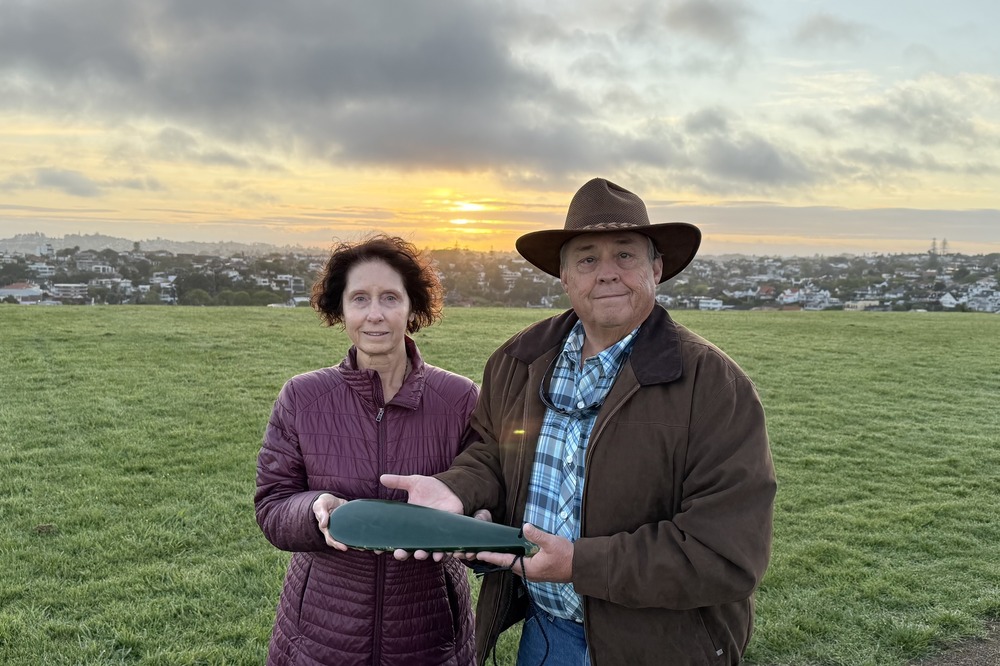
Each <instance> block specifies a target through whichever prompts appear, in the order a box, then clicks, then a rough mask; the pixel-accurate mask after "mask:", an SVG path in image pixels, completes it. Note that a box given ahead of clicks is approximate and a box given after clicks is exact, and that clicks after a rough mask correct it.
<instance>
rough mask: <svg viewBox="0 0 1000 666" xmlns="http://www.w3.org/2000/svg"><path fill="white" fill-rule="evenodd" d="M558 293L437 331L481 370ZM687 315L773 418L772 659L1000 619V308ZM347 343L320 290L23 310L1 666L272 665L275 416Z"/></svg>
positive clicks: (8, 427)
mask: <svg viewBox="0 0 1000 666" xmlns="http://www.w3.org/2000/svg"><path fill="white" fill-rule="evenodd" d="M546 314H548V313H546V312H543V311H538V310H507V309H452V310H448V311H447V312H446V318H445V321H444V322H442V323H440V324H438V325H437V326H435V327H432V328H429V329H427V330H426V331H423V332H421V333H419V334H418V335H417V341H418V344H419V345H420V347H421V350H422V351H423V353H424V355H425V357H426V358H427V360H428V361H430V362H431V363H435V364H436V365H440V366H442V367H445V368H447V369H449V370H453V371H455V372H459V373H462V374H465V375H467V376H469V377H471V378H473V379H475V380H477V381H479V380H480V378H481V372H482V365H483V362H484V361H485V359H486V357H487V356H488V354H489V353H490V352H491V351H492V350H493V349H494V348H495V347H496V346H497V345H498V344H499V343H500V342H502V341H503V340H504V339H506V338H507V337H508V336H509V335H510V334H511V333H513V332H515V331H516V330H518V329H520V328H521V327H522V326H524V325H525V324H527V323H529V322H531V321H533V320H536V319H538V318H540V317H542V316H545V315H546ZM674 316H675V317H676V318H677V319H678V320H679V321H681V322H682V323H685V324H687V325H689V326H690V327H691V328H692V329H694V330H695V331H697V332H699V333H701V334H702V335H704V336H705V337H707V338H708V339H710V340H712V341H713V342H716V343H717V344H719V345H720V346H721V347H722V348H723V349H724V350H726V351H727V352H728V353H729V354H730V356H732V357H733V358H734V359H736V360H737V361H738V362H739V363H740V364H741V365H742V366H743V367H744V368H745V369H746V370H747V371H748V372H749V373H750V375H751V376H752V377H753V378H754V380H755V382H756V383H757V386H758V388H759V390H760V393H761V396H762V398H763V400H764V404H765V409H766V411H767V414H768V419H769V430H770V433H771V438H772V450H773V454H774V458H775V464H776V467H777V472H778V479H779V492H778V500H777V508H776V516H775V542H774V556H773V560H772V565H771V568H770V570H769V571H768V574H767V576H766V578H765V580H764V583H763V585H762V588H761V590H760V592H759V594H758V625H757V632H756V634H755V637H754V641H753V643H752V645H751V651H750V653H749V655H748V658H749V661H750V662H751V663H753V664H767V665H769V666H772V665H773V666H778V665H782V666H784V665H788V666H791V665H795V666H808V665H815V666H820V665H822V666H832V665H842V666H866V665H872V666H876V665H877V666H899V665H901V664H904V663H906V662H907V661H908V660H911V659H914V658H916V657H920V656H923V655H926V654H929V653H931V652H933V651H936V650H940V649H942V648H943V647H945V646H947V645H948V644H950V643H952V642H954V641H957V640H960V639H961V638H963V637H968V636H973V635H977V634H980V633H981V632H982V631H983V626H984V622H985V621H987V620H989V619H995V618H998V617H1000V582H998V581H1000V558H998V557H997V548H998V544H1000V480H998V479H1000V475H998V474H997V469H1000V409H998V408H997V404H996V403H997V397H998V395H1000V347H998V344H997V341H998V340H1000V317H997V316H989V315H971V314H970V315H962V314H954V313H950V314H934V313H927V314H924V313H803V312H797V313H758V312H724V313H699V312H684V311H680V312H677V313H674ZM346 345H347V341H346V338H345V337H344V336H343V334H342V333H340V332H339V331H337V330H332V329H328V328H324V327H321V326H320V325H319V323H318V321H317V319H316V317H315V316H314V315H313V314H312V312H311V311H309V310H305V309H297V310H285V309H267V308H227V309H214V308H179V307H175V308H166V307H156V308H152V307H150V308H145V307H89V308H84V307H79V308H74V307H55V308H42V307H20V306H0V396H2V398H3V399H2V401H0V663H3V664H9V665H25V666H28V665H32V666H33V665H35V664H88V665H89V664H143V665H150V664H260V663H263V660H264V655H265V651H266V645H267V640H268V636H269V634H270V629H271V623H272V621H273V614H274V607H275V604H276V602H277V598H278V591H279V587H280V583H281V579H282V576H283V574H284V567H285V563H286V562H287V554H285V553H282V552H280V551H277V550H276V549H274V548H273V547H271V546H270V545H269V544H268V543H267V542H266V541H265V540H264V538H263V536H262V535H261V534H260V532H259V530H258V529H257V526H256V523H255V522H254V519H253V506H252V494H253V478H254V467H255V459H256V454H257V450H258V447H259V443H260V438H261V435H262V433H263V427H264V423H265V421H266V419H267V415H268V413H269V411H270V408H271V404H272V402H273V400H274V398H275V396H276V395H277V391H278V389H279V388H280V386H281V384H282V383H283V382H284V381H285V380H286V379H287V378H288V377H290V376H291V375H293V374H295V373H298V372H303V371H306V370H311V369H314V368H317V367H320V366H324V365H329V364H333V363H336V362H339V360H340V359H341V357H342V356H343V353H344V350H345V349H346ZM513 638H514V636H511V637H509V638H508V639H507V640H506V642H505V643H504V644H503V646H502V648H501V651H500V654H499V655H498V656H499V657H500V663H506V664H512V663H513V644H514V642H513Z"/></svg>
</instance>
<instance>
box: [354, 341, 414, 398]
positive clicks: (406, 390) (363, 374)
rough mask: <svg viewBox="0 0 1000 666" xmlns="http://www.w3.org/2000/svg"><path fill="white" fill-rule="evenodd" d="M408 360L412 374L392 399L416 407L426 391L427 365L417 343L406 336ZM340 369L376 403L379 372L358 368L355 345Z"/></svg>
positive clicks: (360, 392)
mask: <svg viewBox="0 0 1000 666" xmlns="http://www.w3.org/2000/svg"><path fill="white" fill-rule="evenodd" d="M405 345H406V360H407V362H408V363H409V364H410V374H408V375H407V376H406V379H404V380H403V385H402V386H401V387H399V391H397V392H396V395H394V396H393V398H392V400H391V401H390V402H391V403H392V404H393V405H395V406H397V407H405V408H407V409H416V408H417V407H419V406H420V396H421V395H422V394H423V392H424V382H425V381H426V379H427V372H426V370H427V367H426V365H425V364H424V359H423V357H422V356H421V355H420V350H419V349H417V343H415V342H414V341H413V340H412V339H411V338H410V336H406V341H405ZM339 370H340V373H341V375H342V376H343V378H344V380H345V381H346V382H347V383H348V385H350V387H351V388H352V389H354V391H355V392H357V393H358V394H359V395H361V396H362V397H363V398H364V399H365V400H366V401H368V402H370V403H371V404H372V405H376V404H377V403H376V400H375V382H376V381H377V380H378V373H377V372H375V371H374V370H362V369H360V368H358V350H357V348H356V347H354V346H353V345H352V346H351V348H350V349H348V350H347V356H346V357H345V358H344V360H343V361H341V362H340V366H339Z"/></svg>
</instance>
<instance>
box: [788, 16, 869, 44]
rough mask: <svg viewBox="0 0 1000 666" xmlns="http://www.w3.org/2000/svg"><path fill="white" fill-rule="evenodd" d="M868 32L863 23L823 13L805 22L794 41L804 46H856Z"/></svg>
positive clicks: (795, 35) (796, 32)
mask: <svg viewBox="0 0 1000 666" xmlns="http://www.w3.org/2000/svg"><path fill="white" fill-rule="evenodd" d="M867 32H868V28H867V27H865V26H864V25H862V24H861V23H857V22H855V21H848V20H845V19H841V18H838V17H836V16H832V15H830V14H827V13H822V12H821V13H819V14H814V15H813V16H811V17H809V18H808V19H806V20H805V21H803V22H802V23H801V24H800V25H799V26H798V28H797V29H796V30H795V34H794V35H793V37H792V39H793V41H794V42H795V43H797V44H800V45H803V46H820V47H823V46H837V45H846V46H855V45H858V44H860V43H861V42H862V41H863V40H864V38H865V36H866V34H867Z"/></svg>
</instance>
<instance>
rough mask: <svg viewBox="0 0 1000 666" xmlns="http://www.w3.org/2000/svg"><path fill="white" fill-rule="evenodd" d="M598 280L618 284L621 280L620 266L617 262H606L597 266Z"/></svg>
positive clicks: (601, 262)
mask: <svg viewBox="0 0 1000 666" xmlns="http://www.w3.org/2000/svg"><path fill="white" fill-rule="evenodd" d="M597 279H598V280H599V281H600V282H617V281H618V280H619V279H621V276H620V274H619V271H618V264H617V263H616V262H615V261H609V260H604V261H600V262H598V264H597Z"/></svg>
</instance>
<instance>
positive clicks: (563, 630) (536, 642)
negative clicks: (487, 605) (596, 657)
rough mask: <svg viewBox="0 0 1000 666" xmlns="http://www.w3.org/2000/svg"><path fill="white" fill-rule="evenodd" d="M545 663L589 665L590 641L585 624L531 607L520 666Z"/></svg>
mask: <svg viewBox="0 0 1000 666" xmlns="http://www.w3.org/2000/svg"><path fill="white" fill-rule="evenodd" d="M542 664H545V666H590V655H589V654H587V638H586V636H584V634H583V625H582V624H580V623H579V622H574V621H573V620H563V619H561V618H558V617H553V616H551V615H549V614H548V613H546V612H545V611H543V610H541V609H540V608H537V607H536V606H535V604H531V605H530V606H529V607H528V616H527V617H526V618H525V620H524V625H523V626H522V627H521V644H520V645H519V646H518V649H517V666H542Z"/></svg>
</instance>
